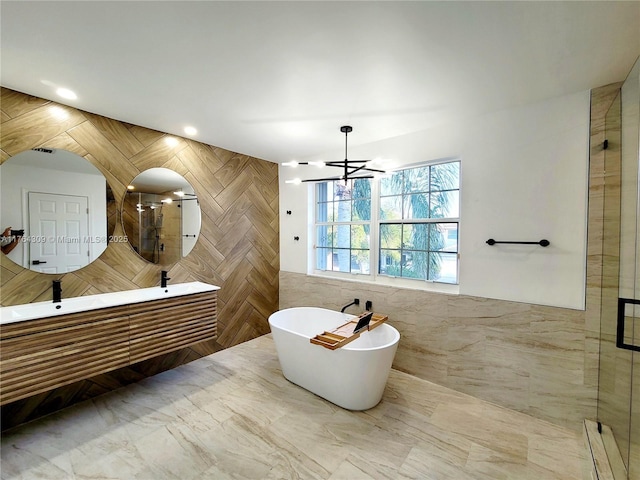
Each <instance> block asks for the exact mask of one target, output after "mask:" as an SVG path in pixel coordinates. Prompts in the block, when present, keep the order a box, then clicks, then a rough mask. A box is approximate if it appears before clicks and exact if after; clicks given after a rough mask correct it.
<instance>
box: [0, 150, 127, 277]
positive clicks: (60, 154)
mask: <svg viewBox="0 0 640 480" xmlns="http://www.w3.org/2000/svg"><path fill="white" fill-rule="evenodd" d="M0 168H1V170H0V177H1V179H2V180H1V185H0V186H1V187H2V189H1V200H2V206H1V208H0V219H1V220H0V221H1V224H0V233H2V253H3V254H4V255H6V256H7V258H9V259H10V260H12V261H13V262H15V263H17V264H18V265H20V266H22V267H24V268H28V269H30V270H34V271H36V272H40V273H53V274H60V273H66V272H73V271H74V270H78V269H79V268H82V267H84V266H86V265H88V264H89V263H91V262H92V261H94V260H96V259H97V258H98V257H99V256H100V255H101V254H102V252H104V250H105V249H106V248H107V244H108V242H109V236H110V235H111V234H112V233H113V227H114V226H115V223H114V222H113V221H112V222H111V225H109V223H110V222H109V221H108V220H107V219H108V218H111V219H113V218H114V216H115V215H114V214H113V213H115V210H116V208H115V201H114V199H113V195H112V192H111V189H110V188H109V185H108V184H107V181H106V179H105V178H104V176H103V175H102V173H100V170H98V169H97V168H96V167H94V166H93V165H92V164H91V163H89V162H88V161H87V160H85V159H84V158H82V157H81V156H79V155H76V154H75V153H71V152H68V151H66V150H60V149H53V148H37V149H34V150H28V151H25V152H22V153H19V154H17V155H15V156H13V157H11V158H9V159H8V160H7V161H5V162H4V163H3V164H2V166H1V167H0ZM109 211H111V212H112V213H111V214H110V213H109Z"/></svg>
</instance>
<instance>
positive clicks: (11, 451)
mask: <svg viewBox="0 0 640 480" xmlns="http://www.w3.org/2000/svg"><path fill="white" fill-rule="evenodd" d="M585 453H586V448H585V447H584V445H583V441H582V436H581V434H580V433H577V432H573V431H570V430H567V429H565V428H562V427H558V426H555V425H552V424H550V423H547V422H544V421H541V420H537V419H534V418H532V417H529V416H527V415H524V414H521V413H518V412H514V411H511V410H508V409H505V408H501V407H497V406H495V405H492V404H489V403H487V402H484V401H481V400H478V399H476V398H473V397H470V396H467V395H463V394H460V393H457V392H454V391H452V390H449V389H447V388H443V387H440V386H438V385H435V384H432V383H430V382H427V381H424V380H420V379H417V378H415V377H413V376H411V375H407V374H404V373H402V372H398V371H395V370H392V372H391V375H390V377H389V382H388V385H387V389H386V391H385V394H384V397H383V399H382V402H380V404H379V405H378V406H376V407H375V408H372V409H371V410H368V411H365V412H351V411H346V410H343V409H341V408H339V407H336V406H334V405H333V404H331V403H329V402H327V401H325V400H323V399H321V398H319V397H317V396H315V395H313V394H311V393H309V392H307V391H306V390H303V389H301V388H300V387H298V386H296V385H293V384H291V383H289V382H288V381H287V380H286V379H284V377H283V376H282V373H281V372H280V367H279V364H278V360H277V356H276V352H275V348H274V345H273V340H272V339H271V336H270V335H265V336H263V337H260V338H257V339H255V340H252V341H250V342H247V343H244V344H241V345H238V346H236V347H233V348H230V349H227V350H224V351H221V352H218V353H215V354H214V355H211V356H209V357H205V358H202V359H199V360H196V361H194V362H192V363H189V364H187V365H183V366H182V367H179V368H176V369H174V370H171V371H168V372H164V373H162V374H159V375H156V376H155V377H151V378H148V379H145V380H143V381H141V382H139V383H137V384H133V385H130V386H128V387H125V388H121V389H119V390H116V391H114V392H111V393H109V394H107V395H103V396H101V397H98V398H96V399H93V400H90V401H87V402H84V403H81V404H78V405H75V406H73V407H71V408H68V409H66V410H63V411H61V412H58V413H55V414H53V415H50V416H48V417H45V418H42V419H40V420H37V421H34V422H31V423H29V424H27V425H23V426H21V427H17V428H15V429H13V430H10V431H8V432H4V433H3V435H2V444H1V451H0V454H1V464H0V468H1V478H2V479H25V480H27V479H28V480H32V479H47V480H54V479H87V480H88V479H91V480H96V479H127V480H129V479H150V480H151V479H152V480H162V479H180V480H189V479H244V478H247V479H289V478H291V479H297V478H300V479H349V480H358V479H406V478H416V479H438V480H443V479H455V480H466V479H491V480H496V479H509V480H514V479H515V480H517V479H535V480H544V479H559V480H560V479H561V480H570V479H580V478H583V469H584V465H585V459H584V455H585Z"/></svg>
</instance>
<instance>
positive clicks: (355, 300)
mask: <svg viewBox="0 0 640 480" xmlns="http://www.w3.org/2000/svg"><path fill="white" fill-rule="evenodd" d="M351 305H360V299H359V298H354V299H353V302H351V303H348V304H347V305H345V306H344V307H342V310H340V311H341V312H342V313H344V311H345V310H346V309H347V308H349V307H350V306H351Z"/></svg>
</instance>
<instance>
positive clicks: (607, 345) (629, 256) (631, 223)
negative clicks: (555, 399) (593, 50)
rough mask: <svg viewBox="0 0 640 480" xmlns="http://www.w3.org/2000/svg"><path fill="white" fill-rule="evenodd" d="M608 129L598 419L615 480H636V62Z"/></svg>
mask: <svg viewBox="0 0 640 480" xmlns="http://www.w3.org/2000/svg"><path fill="white" fill-rule="evenodd" d="M605 132H606V135H605V136H606V141H605V144H604V145H603V148H604V149H605V159H604V161H605V165H604V170H605V178H604V216H603V222H604V223H603V252H602V257H603V265H602V291H601V312H600V366H599V375H598V412H597V415H598V423H599V428H601V429H602V440H603V443H604V446H605V450H606V452H607V457H608V460H609V465H610V466H611V469H612V472H613V474H614V477H615V480H622V479H625V480H628V479H630V480H640V322H638V317H639V316H640V220H639V219H640V201H639V199H640V183H639V177H638V171H639V167H640V154H639V151H640V60H638V61H637V62H636V64H635V66H634V67H633V69H632V71H631V73H630V74H629V76H628V77H627V80H626V81H625V82H624V84H623V86H622V88H621V90H620V93H619V94H618V96H617V97H616V99H615V100H614V102H613V103H612V105H611V107H610V108H609V111H608V112H607V115H606V119H605Z"/></svg>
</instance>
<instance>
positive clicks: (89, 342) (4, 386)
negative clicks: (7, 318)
mask: <svg viewBox="0 0 640 480" xmlns="http://www.w3.org/2000/svg"><path fill="white" fill-rule="evenodd" d="M63 301H64V300H63ZM216 335H217V292H216V291H213V292H205V293H198V294H194V295H185V296H181V297H172V298H168V299H163V300H153V301H150V302H143V303H135V304H131V305H123V306H118V307H110V308H103V309H100V310H91V311H87V312H80V313H72V314H68V315H60V316H55V317H49V318H42V319H37V320H28V321H24V322H17V323H9V324H6V325H3V326H2V328H0V405H4V404H6V403H9V402H13V401H15V400H19V399H22V398H26V397H29V396H32V395H35V394H37V393H42V392H46V391H48V390H51V389H53V388H57V387H61V386H63V385H67V384H70V383H73V382H76V381H78V380H82V379H85V378H89V377H92V376H94V375H99V374H101V373H105V372H109V371H111V370H115V369H118V368H121V367H125V366H127V365H130V364H133V363H136V362H140V361H142V360H146V359H148V358H152V357H155V356H158V355H161V354H164V353H169V352H172V351H174V350H178V349H181V348H183V347H186V346H188V345H193V344H195V343H198V342H202V341H205V340H211V339H215V338H216Z"/></svg>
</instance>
